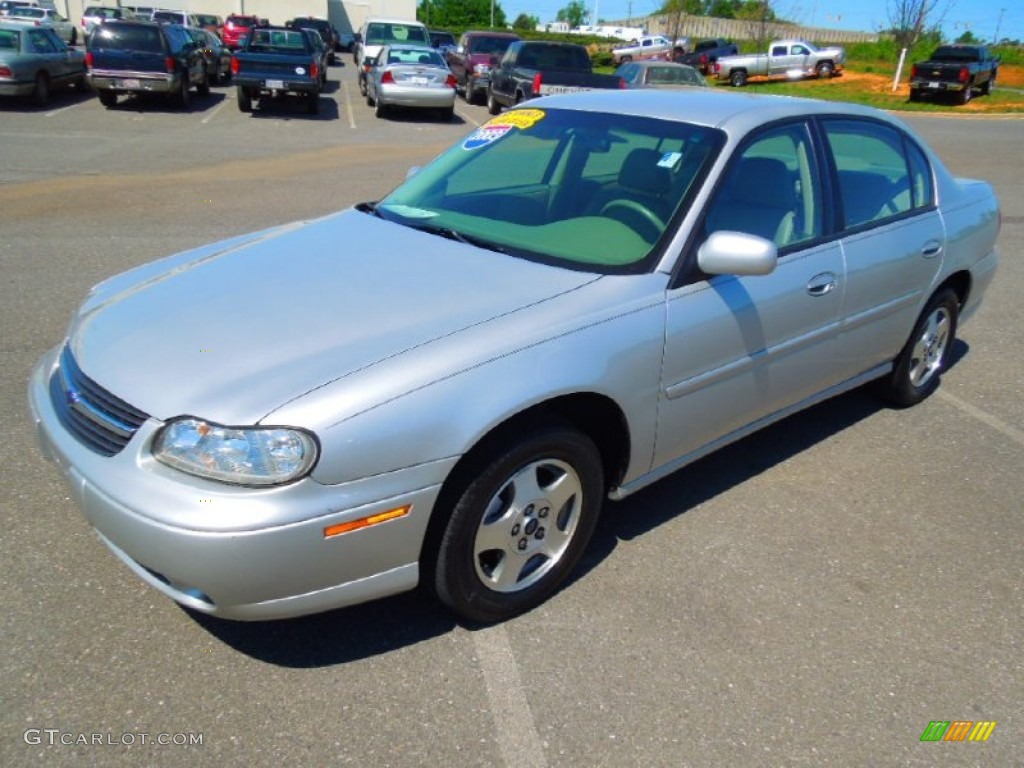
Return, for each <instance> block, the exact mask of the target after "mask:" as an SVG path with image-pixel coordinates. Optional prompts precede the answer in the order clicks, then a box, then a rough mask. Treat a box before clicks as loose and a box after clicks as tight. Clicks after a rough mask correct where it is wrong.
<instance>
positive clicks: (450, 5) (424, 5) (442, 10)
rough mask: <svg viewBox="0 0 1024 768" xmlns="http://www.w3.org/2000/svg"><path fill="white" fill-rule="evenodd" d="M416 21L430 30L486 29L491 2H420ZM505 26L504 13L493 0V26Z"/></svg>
mask: <svg viewBox="0 0 1024 768" xmlns="http://www.w3.org/2000/svg"><path fill="white" fill-rule="evenodd" d="M416 19H417V20H419V21H422V22H423V23H424V24H426V25H427V26H429V27H432V28H449V27H450V28H452V29H470V28H480V27H483V28H484V29H486V28H487V27H489V26H490V25H491V0H421V2H420V4H419V6H418V7H417V8H416ZM505 24H506V21H505V11H504V10H503V9H502V7H501V4H500V3H499V2H497V0H494V26H495V27H497V28H504V27H505Z"/></svg>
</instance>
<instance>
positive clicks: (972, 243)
mask: <svg viewBox="0 0 1024 768" xmlns="http://www.w3.org/2000/svg"><path fill="white" fill-rule="evenodd" d="M542 101H543V106H540V107H538V106H534V105H535V104H536V102H530V105H531V106H529V107H523V108H518V109H514V110H512V111H509V112H507V113H505V114H502V115H501V116H499V117H497V118H495V119H493V120H491V121H490V122H489V123H487V124H485V125H483V126H482V127H480V128H479V129H477V130H475V131H473V132H472V133H470V134H469V135H467V136H465V137H464V138H463V139H462V140H461V141H459V142H458V143H457V144H456V145H455V146H453V147H452V148H450V149H449V150H448V151H446V152H445V153H443V154H442V155H440V156H439V157H438V158H437V159H435V160H434V161H433V162H432V163H430V164H429V165H427V166H426V167H424V168H422V169H420V170H418V171H417V172H415V173H414V174H412V175H411V176H410V177H409V178H408V179H407V180H406V181H405V183H403V184H402V185H401V186H399V187H398V188H397V189H395V190H394V191H393V192H391V193H390V194H388V195H387V196H385V197H384V198H383V199H381V200H380V201H378V202H373V203H364V204H360V205H358V206H356V207H355V208H353V209H350V210H345V211H342V212H339V213H336V214H333V215H330V216H327V217H325V218H322V219H318V220H314V221H306V222H300V223H295V224H290V225H287V226H280V227H276V228H273V229H269V230H266V231H262V232H258V233H255V234H250V235H246V236H242V237H236V238H233V239H230V240H227V241H224V242H219V243H215V244H212V245H208V246H205V247H202V248H199V249H197V250H194V251H190V252H188V253H183V254H179V255H176V256H171V257H169V258H165V259H163V260H162V261H157V262H155V263H152V264H148V265H145V266H141V267H138V268H136V269H134V270H132V271H130V272H127V273H125V274H122V275H119V276H116V277H113V278H110V279H109V280H107V281H106V282H103V283H100V284H99V285H97V286H96V287H95V288H93V289H92V291H91V292H90V294H89V295H88V297H87V298H86V300H85V302H84V304H83V305H82V306H81V308H80V309H79V310H78V312H77V314H76V315H75V317H74V318H73V321H72V323H71V326H70V329H69V332H68V336H67V338H66V339H65V340H64V341H63V342H61V343H60V344H58V345H57V346H56V347H55V348H54V349H53V350H52V351H51V352H49V353H47V354H46V355H45V356H44V357H43V359H42V360H41V361H40V362H39V364H38V366H37V367H36V369H35V371H34V373H33V375H32V378H31V382H30V391H29V397H30V401H31V407H32V412H33V414H34V418H35V421H36V423H37V425H38V432H39V435H40V438H41V444H42V446H43V448H44V451H45V453H46V455H47V456H48V457H49V458H51V459H52V460H53V461H54V462H56V464H57V465H58V466H59V467H60V469H61V471H62V472H63V474H64V476H65V477H66V479H67V481H68V482H69V484H70V488H71V491H72V495H73V498H74V499H75V501H76V502H77V504H78V505H79V506H80V507H81V509H82V511H83V512H84V514H85V516H86V517H87V518H88V520H89V522H90V523H91V525H92V526H93V527H94V528H95V529H96V531H97V532H98V534H99V536H100V538H101V539H102V540H103V542H104V543H105V544H106V545H107V546H108V547H109V548H110V549H111V550H112V551H113V552H114V554H116V555H117V556H118V557H119V558H120V559H121V560H122V561H123V562H124V563H125V564H126V565H127V566H128V567H129V568H131V569H132V570H133V571H134V572H135V573H136V574H137V575H138V576H139V577H140V578H142V579H143V580H144V581H146V582H148V583H149V584H150V585H152V586H153V587H154V588H156V589H158V590H160V591H161V592H163V593H165V594H166V595H168V596H170V597H172V598H174V599H175V600H177V601H178V602H180V603H182V604H184V605H185V606H188V607H189V608H191V609H193V610H195V611H199V612H203V613H206V614H211V615H214V616H221V617H227V618H232V619H264V618H273V617H288V616H296V615H300V614H306V613H313V612H317V611H324V610H328V609H332V608H336V607H339V606H345V605H350V604H353V603H358V602H361V601H365V600H370V599H373V598H377V597H381V596H384V595H389V594H393V593H397V592H401V591H403V590H409V589H412V588H414V587H416V586H417V585H422V586H423V587H425V588H427V589H429V590H430V591H431V592H432V593H433V594H435V595H437V597H438V598H440V600H441V602H443V603H444V604H445V605H447V606H448V607H449V608H450V609H451V610H453V611H454V613H455V614H456V615H458V616H460V617H461V618H463V619H465V620H469V621H476V622H490V621H500V620H503V619H506V618H509V617H511V616H514V615H516V614H518V613H521V612H523V611H526V610H529V609H530V608H532V607H534V606H536V605H538V603H540V602H541V601H543V600H544V599H546V598H547V597H548V596H550V595H551V594H552V593H553V592H554V591H555V590H556V589H557V588H558V587H559V585H560V584H561V583H562V582H563V581H564V580H565V578H566V577H567V575H568V574H569V573H570V572H571V571H572V569H573V567H574V566H575V564H576V563H577V562H578V560H579V559H580V556H581V554H582V553H583V551H584V548H585V547H586V546H587V541H588V539H589V538H590V537H591V534H592V532H593V531H594V527H595V523H596V521H597V517H598V514H599V512H600V509H601V507H602V503H603V501H604V499H605V498H611V499H621V498H623V497H625V496H628V495H629V494H631V493H633V492H634V491H636V490H638V489H640V488H643V487H644V486H647V485H649V484H651V483H653V482H655V481H657V480H658V479H659V478H662V477H665V476H666V475H668V474H669V473H670V472H673V471H674V470H676V469H678V468H680V467H682V466H684V465H686V464H688V463H690V462H692V461H694V460H696V459H698V458H699V457H701V456H704V455H705V454H707V453H709V452H711V451H713V450H715V449H716V448H719V447H721V446H723V445H726V444H728V443H731V442H733V441H735V440H738V439H740V438H742V437H743V436H745V435H747V434H749V433H751V432H753V431H754V430H756V429H759V428H760V427H763V426H765V425H766V424H769V423H771V422H774V421H777V420H779V419H782V418H784V417H786V416H787V415H789V414H792V413H794V412H796V411H799V410H801V409H803V408H806V407H808V406H810V405H811V404H814V403H817V402H820V401H822V400H825V399H826V398H829V397H832V396H834V395H836V394H838V393H840V392H843V391H846V390H849V389H851V388H853V387H858V386H861V385H864V384H868V383H871V384H872V386H873V387H874V389H875V390H877V392H878V393H880V394H881V395H882V396H883V397H884V398H886V399H887V400H889V401H890V402H892V403H894V404H896V405H897V406H909V405H913V404H915V403H917V402H919V401H921V400H923V399H924V398H926V397H928V396H929V395H930V394H931V393H932V392H933V391H934V390H935V389H936V387H937V386H938V384H939V377H940V375H941V373H942V371H943V370H944V368H945V367H946V365H947V363H948V361H949V359H950V351H951V349H952V347H953V343H954V339H955V333H956V330H957V325H958V323H960V322H962V321H963V320H964V319H966V318H967V317H968V316H970V315H971V313H973V312H974V311H975V310H976V309H977V308H978V306H979V304H980V302H981V300H982V296H983V294H984V293H985V290H986V288H987V287H988V285H989V283H990V282H991V280H992V278H993V275H994V272H995V270H996V262H997V255H996V251H995V242H996V238H997V235H998V231H999V225H1000V215H999V208H998V204H997V201H996V199H995V197H994V195H993V192H992V189H991V188H990V186H989V185H988V184H986V183H985V182H982V181H976V180H969V179H961V178H955V177H953V176H952V175H951V174H950V173H949V172H948V171H947V170H946V169H945V168H944V167H943V165H942V162H941V161H940V160H939V158H938V157H937V156H936V155H935V154H934V153H933V152H932V151H930V150H929V148H928V147H927V146H925V145H924V143H923V142H922V141H921V140H920V139H919V138H918V137H917V136H915V135H914V133H913V132H912V131H911V130H910V129H908V128H907V127H906V126H904V125H903V124H902V123H901V122H900V121H898V120H897V119H896V118H894V117H892V116H889V115H887V114H884V113H881V112H877V111H874V110H871V109H868V108H861V107H857V106H853V105H844V104H837V103H825V102H816V101H810V100H801V99H793V98H777V97H771V96H747V95H742V94H735V93H721V92H718V91H714V90H712V89H694V90H693V92H687V93H682V92H673V93H665V92H658V91H647V90H640V91H629V92H614V93H612V92H600V91H594V92H589V93H583V94H576V95H570V96H556V97H548V98H545V99H543V100H542Z"/></svg>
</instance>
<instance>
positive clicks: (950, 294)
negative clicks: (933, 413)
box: [876, 288, 960, 406]
mask: <svg viewBox="0 0 1024 768" xmlns="http://www.w3.org/2000/svg"><path fill="white" fill-rule="evenodd" d="M959 313H960V299H959V298H958V297H957V295H956V293H955V292H954V291H953V290H952V289H949V288H946V289H944V290H942V291H939V292H938V293H936V294H935V295H934V296H933V297H932V299H931V301H929V302H928V304H927V305H926V306H925V308H924V311H923V312H922V313H921V316H920V317H919V318H918V320H917V324H916V325H915V326H914V330H913V332H912V333H911V334H910V339H909V340H908V341H907V343H906V345H905V346H904V347H903V349H902V350H901V351H900V354H899V355H898V356H897V358H896V360H895V363H894V367H893V370H892V373H890V374H889V375H888V376H887V377H886V378H884V379H880V380H879V381H878V382H877V385H876V386H877V389H878V392H879V394H880V395H881V396H882V397H884V398H885V399H886V400H888V401H890V402H892V403H894V404H895V405H900V406H910V405H916V404H917V403H919V402H921V401H922V400H924V399H925V398H926V397H928V396H929V395H931V394H932V393H933V392H934V391H935V390H936V389H937V388H938V386H939V377H940V375H941V374H942V372H943V371H944V370H945V369H946V366H947V365H948V364H949V356H950V353H951V352H952V350H953V343H954V341H955V340H956V324H957V317H958V316H959Z"/></svg>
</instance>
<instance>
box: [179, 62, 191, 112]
mask: <svg viewBox="0 0 1024 768" xmlns="http://www.w3.org/2000/svg"><path fill="white" fill-rule="evenodd" d="M176 98H177V101H178V106H179V107H181V108H182V109H183V110H185V111H186V112H188V110H189V108H190V107H191V106H192V94H191V93H190V92H189V83H188V72H183V73H182V74H181V85H179V86H178V93H177V96H176Z"/></svg>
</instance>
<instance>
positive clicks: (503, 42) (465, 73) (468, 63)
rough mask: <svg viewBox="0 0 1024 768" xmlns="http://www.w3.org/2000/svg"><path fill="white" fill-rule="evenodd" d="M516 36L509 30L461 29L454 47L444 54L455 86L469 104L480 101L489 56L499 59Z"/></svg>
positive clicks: (487, 82) (488, 75) (487, 75)
mask: <svg viewBox="0 0 1024 768" xmlns="http://www.w3.org/2000/svg"><path fill="white" fill-rule="evenodd" d="M518 39H519V35H515V34H513V33H511V32H482V31H481V32H478V31H469V32H463V33H462V37H460V38H459V44H458V45H457V46H456V48H455V50H454V51H449V52H448V54H447V55H446V56H445V60H446V61H447V63H448V69H450V70H451V71H452V74H453V75H455V90H456V91H459V92H461V93H462V95H463V96H464V97H465V99H466V101H468V102H469V103H470V104H475V103H476V102H477V101H483V100H484V98H486V96H487V86H488V85H490V83H491V59H493V58H497V59H500V58H501V57H502V56H504V55H505V51H507V50H508V47H509V46H510V45H511V44H512V43H514V42H515V41H516V40H518Z"/></svg>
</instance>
